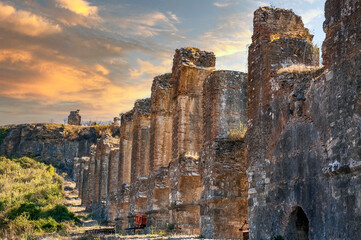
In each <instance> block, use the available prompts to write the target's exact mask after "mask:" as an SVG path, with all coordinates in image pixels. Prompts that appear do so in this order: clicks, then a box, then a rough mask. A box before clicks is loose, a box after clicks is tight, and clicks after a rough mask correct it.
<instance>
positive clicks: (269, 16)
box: [9, 0, 361, 240]
mask: <svg viewBox="0 0 361 240" xmlns="http://www.w3.org/2000/svg"><path fill="white" fill-rule="evenodd" d="M325 16H326V20H325V22H324V31H325V32H326V39H325V41H324V43H323V46H322V57H323V64H324V66H323V67H319V50H318V49H317V48H316V47H315V46H314V45H313V44H312V38H313V36H312V35H311V34H310V33H309V31H308V30H307V29H306V28H305V27H304V25H303V23H302V20H301V18H300V17H299V16H297V15H295V14H294V13H293V12H292V11H289V10H283V9H272V8H268V7H265V8H260V9H258V10H256V11H255V13H254V34H253V37H252V44H251V45H250V47H249V56H248V60H249V69H248V74H245V73H241V72H235V71H216V70H215V61H216V59H215V56H214V54H213V53H211V52H205V51H200V50H199V49H196V48H182V49H178V50H176V52H175V55H174V60H173V68H172V73H170V74H164V75H161V76H157V77H155V78H154V81H153V85H152V93H151V97H150V98H148V99H142V100H138V101H136V102H135V104H134V108H133V109H132V110H131V111H129V112H127V113H124V114H122V115H121V125H120V139H119V138H115V137H112V136H111V135H107V134H105V135H103V136H102V137H101V138H100V139H98V141H97V144H96V145H92V146H91V147H90V151H89V150H86V149H87V147H86V144H88V143H89V142H88V140H86V141H85V140H84V139H85V138H82V139H83V140H84V141H85V143H84V141H83V140H82V141H83V142H82V143H81V146H83V145H84V146H83V147H82V149H83V150H82V151H83V152H84V153H86V152H88V153H89V152H90V154H88V157H87V156H85V155H86V154H83V156H84V157H81V156H80V154H78V156H79V158H75V159H74V178H75V179H76V182H77V187H78V190H79V196H80V198H81V199H82V204H83V205H84V206H86V207H87V208H88V209H89V210H91V211H92V212H93V214H94V215H95V216H97V217H98V218H99V219H100V220H102V221H103V222H104V223H107V224H109V225H115V226H116V228H117V230H118V232H126V231H127V229H128V228H132V227H134V226H135V222H134V221H135V220H134V217H135V215H136V214H145V215H146V216H147V223H146V230H147V231H151V230H159V231H161V230H165V229H167V228H170V227H171V228H173V227H174V229H175V230H176V231H177V232H179V233H184V234H202V235H203V236H204V237H207V238H240V239H247V238H248V236H247V232H248V229H249V238H250V239H266V240H268V239H271V238H272V237H276V236H282V237H283V238H284V239H317V240H320V239H325V240H326V239H340V240H341V239H360V238H359V236H357V233H358V232H359V231H360V230H361V159H360V156H361V0H327V1H326V4H325ZM79 119H80V118H79ZM17 134H18V135H19V136H20V135H22V134H20V133H17ZM23 135H24V134H23ZM13 136H15V133H13ZM10 138H11V136H10V137H9V139H10ZM13 138H14V139H15V137H13ZM70 140H71V139H70ZM70 140H69V141H70ZM67 141H68V140H67ZM24 144H25V143H24ZM10 145H11V146H14V145H15V144H10ZM78 145H79V144H78ZM78 145H76V146H78ZM44 146H45V145H44ZM66 146H68V147H66V150H65V151H67V152H71V151H73V150H74V149H75V148H76V147H75V145H71V144H70V143H69V144H67V145H66ZM79 146H80V145H79ZM89 146H90V144H89ZM52 148H54V145H53V146H52ZM88 148H89V147H88ZM59 149H64V147H62V148H60V147H59ZM56 151H57V150H56V149H55V150H52V152H56ZM59 151H60V150H59ZM62 151H63V150H62ZM77 151H78V153H79V150H77ZM48 152H50V150H49V151H48ZM59 154H60V153H59ZM59 154H58V155H59Z"/></svg>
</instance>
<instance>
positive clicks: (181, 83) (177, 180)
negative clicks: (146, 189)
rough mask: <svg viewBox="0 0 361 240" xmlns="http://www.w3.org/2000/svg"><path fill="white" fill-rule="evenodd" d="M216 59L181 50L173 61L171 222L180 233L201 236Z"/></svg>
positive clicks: (210, 54) (177, 51)
mask: <svg viewBox="0 0 361 240" xmlns="http://www.w3.org/2000/svg"><path fill="white" fill-rule="evenodd" d="M214 66H215V56H214V54H213V53H211V52H205V51H200V50H199V49H197V48H190V47H188V48H182V49H177V50H176V53H175V55H174V60H173V69H172V78H173V80H172V81H173V85H174V86H173V88H174V93H173V95H174V96H173V136H172V138H173V144H172V149H173V160H172V162H171V163H170V166H169V178H170V179H169V180H170V185H171V194H170V201H171V207H170V213H171V222H172V223H173V224H175V225H176V228H177V230H178V231H179V232H181V233H185V234H199V233H200V222H199V219H200V206H199V204H198V200H199V199H200V194H201V191H202V182H201V176H200V169H199V151H200V150H201V148H202V143H203V110H202V99H203V83H204V80H205V79H206V77H207V76H208V75H209V74H210V73H211V72H212V71H213V70H214Z"/></svg>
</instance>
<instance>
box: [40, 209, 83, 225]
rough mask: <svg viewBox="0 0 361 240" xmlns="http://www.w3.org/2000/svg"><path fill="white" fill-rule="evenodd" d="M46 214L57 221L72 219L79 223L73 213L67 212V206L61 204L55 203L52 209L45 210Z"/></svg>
mask: <svg viewBox="0 0 361 240" xmlns="http://www.w3.org/2000/svg"><path fill="white" fill-rule="evenodd" d="M46 214H47V216H49V217H50V216H51V217H52V218H54V219H55V220H56V221H57V222H64V221H74V222H76V223H79V222H80V220H79V218H78V217H76V216H75V214H74V213H72V212H69V210H68V208H67V207H65V206H63V205H56V206H55V207H54V208H53V209H51V210H49V211H47V213H46Z"/></svg>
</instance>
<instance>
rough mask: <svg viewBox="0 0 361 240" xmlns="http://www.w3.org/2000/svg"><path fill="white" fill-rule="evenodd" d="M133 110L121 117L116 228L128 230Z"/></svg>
mask: <svg viewBox="0 0 361 240" xmlns="http://www.w3.org/2000/svg"><path fill="white" fill-rule="evenodd" d="M133 112H134V111H133V110H131V111H129V112H127V113H124V114H122V115H121V126H120V154H119V171H118V190H117V191H118V193H117V217H116V228H117V230H118V231H124V230H125V229H126V228H128V213H129V187H130V182H131V162H132V148H133Z"/></svg>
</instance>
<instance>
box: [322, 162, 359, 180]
mask: <svg viewBox="0 0 361 240" xmlns="http://www.w3.org/2000/svg"><path fill="white" fill-rule="evenodd" d="M360 170H361V161H357V162H351V163H347V164H344V165H341V164H340V163H339V162H338V161H336V162H333V163H330V164H329V165H328V167H324V168H322V172H323V173H324V174H325V175H326V176H329V177H332V176H336V175H340V174H348V173H352V172H357V171H360Z"/></svg>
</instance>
